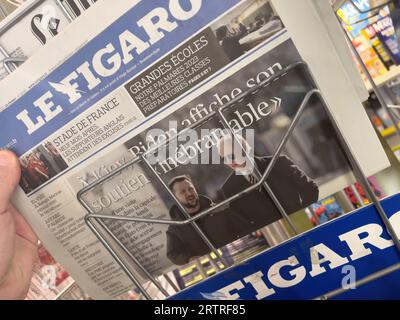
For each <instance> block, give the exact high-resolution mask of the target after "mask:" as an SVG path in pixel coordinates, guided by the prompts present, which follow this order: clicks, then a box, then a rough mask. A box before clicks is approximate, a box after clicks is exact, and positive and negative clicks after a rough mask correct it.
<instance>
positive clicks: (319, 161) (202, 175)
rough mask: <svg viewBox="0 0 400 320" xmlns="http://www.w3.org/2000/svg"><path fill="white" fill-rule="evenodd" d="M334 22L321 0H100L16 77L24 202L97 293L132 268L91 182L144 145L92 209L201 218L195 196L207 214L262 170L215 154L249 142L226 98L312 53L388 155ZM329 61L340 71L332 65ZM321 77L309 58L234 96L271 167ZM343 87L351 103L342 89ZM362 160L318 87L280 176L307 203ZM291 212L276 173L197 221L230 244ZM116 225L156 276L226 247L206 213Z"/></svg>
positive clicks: (40, 230)
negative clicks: (339, 48) (119, 256)
mask: <svg viewBox="0 0 400 320" xmlns="http://www.w3.org/2000/svg"><path fill="white" fill-rule="evenodd" d="M300 2H301V6H302V8H303V10H304V13H302V14H300V16H301V15H303V16H304V17H303V18H305V19H308V23H307V24H305V27H304V28H305V29H304V30H303V31H302V32H303V38H306V41H308V43H309V44H307V45H305V46H304V45H302V42H301V41H299V32H300V31H301V30H300V29H301V27H298V28H294V27H293V26H294V25H295V23H297V22H294V20H293V18H291V16H293V14H292V13H291V12H292V11H291V10H292V7H293V6H298V5H299V4H298V3H300ZM327 3H328V1H327ZM315 26H317V27H318V28H317V29H315ZM307 28H311V29H312V30H313V31H312V32H311V31H310V29H308V30H307ZM325 28H326V27H325V25H324V24H323V23H322V20H320V18H319V15H318V13H317V10H316V9H315V5H314V2H313V1H307V0H302V1H296V4H293V1H286V0H278V1H269V0H247V1H239V0H221V1H208V0H154V1H135V0H131V1H122V0H118V1H113V6H112V7H110V6H109V3H108V1H99V2H97V3H96V4H95V5H93V8H91V10H88V11H87V12H85V13H84V14H82V15H81V16H80V17H79V18H78V19H77V20H76V21H75V22H74V23H73V24H70V25H69V26H68V27H67V28H65V30H64V31H63V32H61V33H60V34H59V35H58V37H57V38H55V39H53V40H52V41H49V43H48V44H47V45H46V46H45V47H43V48H42V49H40V50H39V52H38V53H37V54H35V55H34V56H32V57H31V59H30V60H29V61H28V62H26V63H25V64H24V65H23V66H21V67H20V68H19V69H18V70H17V71H16V72H15V73H13V74H11V75H10V76H9V77H8V78H7V81H4V82H2V83H1V84H0V91H1V96H2V97H1V113H0V124H1V129H0V130H1V135H0V146H1V147H2V148H7V149H10V150H12V151H14V152H15V153H16V154H17V155H18V156H19V159H20V162H21V167H22V177H21V182H20V189H19V190H18V191H17V194H16V195H15V198H14V204H15V206H16V207H17V208H18V209H19V210H20V211H21V212H22V213H23V214H24V216H25V217H26V219H27V220H28V221H29V222H30V223H31V224H32V226H33V227H34V229H35V231H36V232H37V234H38V235H39V237H40V239H41V241H42V242H43V243H44V245H45V246H46V248H48V249H49V251H50V252H51V254H52V255H53V256H54V257H55V259H56V260H57V261H59V262H60V263H61V264H62V265H63V266H65V268H66V269H67V271H68V272H69V273H70V274H71V276H72V277H73V278H74V279H75V280H76V281H77V282H78V283H79V285H80V286H81V287H82V288H83V289H84V290H85V292H87V293H88V294H89V295H90V296H92V297H93V298H96V299H102V298H116V297H118V296H119V295H121V294H123V293H125V292H127V291H129V290H130V289H131V288H132V286H133V285H132V282H131V281H130V279H129V278H128V276H127V275H126V274H125V272H124V271H123V269H122V268H121V267H120V266H119V265H118V264H117V262H116V261H115V260H114V259H113V257H112V256H111V255H110V253H109V252H108V251H107V250H106V248H105V247H104V246H103V245H102V243H100V242H99V240H98V239H97V238H96V236H95V234H94V233H93V232H92V231H91V230H90V228H89V227H88V226H87V225H86V223H85V219H84V217H85V215H86V214H87V213H88V211H87V210H86V209H85V208H84V207H83V206H82V205H81V204H80V203H79V201H78V200H77V194H78V192H79V191H80V190H81V189H83V188H85V187H87V186H88V185H90V184H91V183H93V182H95V181H98V180H99V179H101V178H102V177H104V176H106V175H108V174H109V173H111V172H113V171H115V170H117V169H118V168H120V167H122V166H124V165H125V164H126V163H128V162H129V161H132V160H134V159H139V161H136V162H135V163H134V164H132V165H131V166H128V167H126V168H125V169H124V170H122V171H121V172H119V173H118V174H117V175H116V176H115V177H113V178H111V179H109V180H107V181H105V182H104V183H101V184H100V185H99V186H98V187H96V188H95V189H93V190H92V191H90V192H88V193H86V194H84V197H83V198H84V201H85V203H86V204H87V206H88V207H89V208H90V211H91V212H93V213H98V214H104V215H118V216H129V217H139V218H153V219H164V220H174V221H177V220H184V219H185V217H184V215H183V213H182V211H181V209H182V207H183V208H185V209H186V210H187V211H188V212H190V213H191V214H192V215H196V214H197V213H199V212H201V211H204V210H207V209H209V208H211V207H212V206H215V205H217V204H218V203H221V202H223V201H224V200H226V199H229V198H231V197H233V196H235V194H237V193H239V192H241V191H243V190H244V189H246V188H248V187H250V186H251V185H252V184H254V179H257V177H254V176H252V175H251V174H250V173H244V174H242V175H239V174H237V171H238V170H239V169H238V168H239V167H240V166H239V165H238V166H235V165H232V162H231V163H230V164H229V163H226V162H225V161H210V162H209V163H205V162H204V161H202V160H204V159H207V158H208V160H210V159H212V160H223V159H224V158H227V157H231V158H233V157H234V156H235V157H236V158H240V156H241V155H239V154H235V151H234V150H233V149H232V148H231V147H230V143H232V139H231V140H229V137H228V138H227V135H226V132H225V131H224V125H223V123H222V122H221V119H220V118H218V116H217V114H218V112H217V111H218V110H219V109H220V108H221V107H223V106H225V105H227V104H228V103H229V102H230V101H232V100H233V99H235V98H236V97H238V96H240V95H241V94H242V93H244V92H246V91H248V90H251V89H253V88H255V87H256V86H257V85H259V84H260V83H262V82H264V81H266V80H267V79H269V78H271V77H273V76H274V75H276V74H278V73H279V72H281V71H282V70H284V68H285V67H287V66H289V65H291V64H292V63H295V62H298V61H301V60H304V59H306V60H307V62H309V63H310V66H311V68H314V72H315V75H316V78H317V80H318V79H321V89H322V90H324V88H327V87H329V86H332V87H334V88H339V89H332V90H339V91H340V90H342V89H341V88H342V86H344V88H346V89H345V90H344V91H342V92H333V93H332V92H331V93H330V94H328V95H327V97H328V100H329V102H330V103H331V104H332V112H333V113H334V114H335V117H336V118H337V119H338V124H339V127H340V129H341V130H342V131H343V132H344V133H346V134H347V133H349V132H350V133H351V134H347V139H348V142H349V144H350V146H351V147H352V148H353V151H354V153H355V154H356V156H360V155H363V152H365V151H364V149H363V148H361V147H360V145H362V146H363V147H368V148H369V160H365V161H364V162H363V163H362V165H363V167H364V168H366V171H367V173H369V174H372V173H374V172H376V171H378V170H380V169H382V168H383V167H385V166H387V159H386V158H385V156H384V153H383V151H382V149H381V147H380V146H379V141H378V139H377V138H376V136H375V135H374V133H373V129H372V127H371V125H370V124H369V122H368V119H367V118H366V117H365V115H364V114H363V112H362V105H361V103H360V100H359V98H358V95H357V93H356V90H355V89H354V85H353V83H352V81H351V79H350V77H349V76H348V73H346V71H345V70H344V68H342V67H341V66H343V64H342V62H341V60H340V59H339V55H338V54H337V53H335V50H330V47H329V46H332V44H331V42H330V39H329V37H327V36H323V35H324V34H326V30H325ZM291 30H293V31H291ZM304 32H309V34H307V35H306V36H305V37H304ZM313 38H315V39H313ZM316 39H317V40H318V41H319V42H320V44H321V46H322V48H321V49H320V50H319V52H318V53H314V51H313V49H312V46H313V45H315V41H316ZM308 49H310V50H311V53H310V51H307V50H308ZM300 51H301V52H300ZM307 52H308V53H307ZM313 57H314V58H318V59H320V60H322V61H324V63H325V65H324V66H321V65H318V64H315V63H314V62H313ZM313 63H314V67H313ZM332 65H334V66H335V67H333V68H332ZM321 67H323V69H324V70H326V71H327V72H330V75H329V77H326V76H325V77H323V76H321V75H320V74H319V71H318V70H319V69H318V68H321ZM327 78H329V79H327ZM332 82H334V83H335V85H334V86H333V85H332ZM310 89H311V84H310V81H309V79H308V78H307V77H306V76H305V74H304V69H301V68H300V69H294V70H292V71H290V72H287V73H285V74H283V75H282V76H281V77H280V78H279V79H278V80H277V81H275V82H273V83H271V84H270V85H268V86H265V87H261V88H260V89H259V90H257V91H255V92H253V94H251V95H248V96H246V97H244V98H243V99H241V100H239V101H237V103H235V104H234V105H231V106H230V107H229V108H228V109H226V113H225V116H226V120H227V121H228V123H229V126H230V127H231V128H232V129H233V130H234V131H235V132H242V130H244V129H251V130H252V131H250V130H248V131H249V132H253V138H254V139H253V143H252V145H251V146H250V145H246V146H247V147H248V148H249V150H250V149H251V150H252V151H253V152H254V159H255V162H256V165H257V166H258V168H259V169H260V171H265V170H266V168H267V167H268V164H269V162H270V161H271V157H272V155H273V154H274V152H275V150H276V148H277V146H278V145H279V143H280V141H281V139H282V138H283V136H284V135H285V132H286V131H287V130H288V128H289V126H290V124H291V122H292V121H293V119H294V117H295V115H296V113H297V111H298V110H299V106H300V104H301V102H302V100H303V98H304V96H305V94H306V93H307V92H308V91H309V90H310ZM342 95H346V99H347V100H346V101H347V102H348V104H347V105H343V104H342V103H337V101H336V100H335V99H340V97H341V96H342ZM342 101H343V100H342ZM350 107H352V108H350ZM352 117H354V119H357V120H356V123H357V129H358V130H354V128H353V127H352V126H353V123H350V122H349V120H348V119H349V118H352ZM196 124H198V125H196ZM187 128H194V129H193V130H194V132H195V133H197V138H196V139H193V136H190V137H187V136H186V138H185V139H186V140H185V139H183V140H179V142H178V143H177V144H176V146H174V148H169V149H168V150H169V151H168V153H167V155H166V156H164V157H161V156H156V157H155V161H153V162H152V163H151V164H150V167H149V166H147V165H146V163H144V161H143V158H142V157H141V156H143V155H144V154H146V153H147V152H148V151H149V150H150V149H152V148H154V147H155V146H157V145H158V144H160V143H162V142H163V141H164V142H165V141H167V140H168V139H170V138H171V137H174V136H176V135H177V134H178V133H181V132H183V130H185V129H187ZM185 132H186V131H185ZM192 133H193V132H192ZM366 133H367V134H366ZM361 141H362V143H360V142H361ZM160 148H161V147H160ZM357 148H358V149H357ZM171 150H172V151H171ZM232 150H233V151H232ZM371 150H373V152H371ZM161 153H162V152H160V154H161ZM364 154H365V153H364ZM371 154H372V156H371ZM206 155H209V157H206ZM195 159H198V160H199V161H198V162H196V161H194V160H195ZM368 161H370V162H368ZM233 163H234V164H236V163H235V162H234V161H233ZM238 163H240V162H238ZM350 171H351V170H350V167H349V165H348V161H347V160H346V157H345V156H344V155H343V152H342V150H341V148H340V145H339V142H338V139H337V137H336V135H335V133H334V130H333V127H332V124H331V122H330V120H329V117H328V115H327V114H326V112H325V111H324V109H323V107H322V105H321V103H320V102H319V101H318V100H317V99H312V100H311V101H310V103H309V105H308V106H307V108H306V109H305V110H304V113H303V115H302V116H301V118H300V119H299V121H298V124H297V126H296V128H295V129H294V131H293V134H292V135H291V137H290V138H289V140H288V142H287V144H286V145H285V147H284V149H283V152H282V155H281V156H280V157H279V158H278V160H277V162H276V164H275V166H274V167H273V170H272V171H271V174H270V176H269V177H268V180H267V181H268V183H269V185H270V187H271V189H272V191H273V192H274V194H275V196H276V197H277V199H278V200H279V202H280V203H281V204H282V206H283V208H284V209H285V210H286V212H287V213H288V214H293V213H295V212H297V211H299V210H301V209H303V208H305V207H308V206H310V205H311V204H312V203H315V202H317V201H318V200H319V199H321V198H323V197H324V196H327V195H329V194H332V193H334V192H336V191H337V190H339V189H340V188H342V187H344V186H345V185H346V184H348V183H349V182H350V181H351V178H350V177H351V174H350ZM168 188H169V189H170V192H172V194H173V195H174V196H175V197H176V199H175V201H174V199H173V198H172V196H171V193H169V191H168V190H166V189H168ZM176 200H177V201H178V203H179V204H178V203H177V201H176ZM280 219H281V215H280V214H279V212H278V210H277V208H276V206H275V205H274V203H273V201H272V200H271V198H270V197H269V195H268V194H267V193H266V191H265V190H264V189H263V188H261V189H256V190H254V191H252V192H251V193H249V194H247V195H246V196H245V197H242V198H239V199H236V200H235V201H233V202H231V203H230V204H229V205H227V206H224V207H222V209H220V210H218V212H214V214H212V215H209V216H207V217H205V218H202V219H200V220H199V221H198V222H197V223H198V226H199V227H200V229H201V230H202V231H203V232H204V234H205V235H206V236H207V237H208V238H209V239H210V241H211V243H212V244H213V245H214V246H215V247H216V248H221V247H223V246H225V245H227V244H229V243H231V242H233V241H235V240H237V239H240V238H241V237H243V236H245V235H247V234H250V233H252V232H254V231H256V230H258V229H261V228H263V227H265V226H268V225H270V224H272V223H274V222H276V221H278V220H280ZM104 226H106V227H107V228H108V229H109V230H111V232H112V233H113V234H114V236H115V237H116V238H117V239H118V240H119V241H120V242H121V243H123V244H124V245H125V246H126V248H128V249H129V251H130V253H131V254H132V255H133V256H134V257H135V258H136V259H137V260H138V261H139V262H140V263H141V264H142V265H143V266H144V267H145V268H146V269H147V270H148V271H149V272H150V273H151V274H152V275H153V276H155V277H157V276H160V275H162V274H165V273H167V272H169V271H171V270H174V269H176V267H177V266H181V265H185V264H187V263H189V262H190V261H191V260H192V259H194V258H196V257H200V256H203V255H205V254H208V253H209V252H210V251H211V250H210V248H209V247H208V246H207V245H206V244H205V243H204V241H203V239H202V238H201V237H200V236H199V235H198V233H197V232H196V231H195V230H194V229H193V227H192V226H191V225H182V226H177V225H168V224H152V223H139V222H121V221H110V220H104ZM115 250H118V248H116V249H115ZM132 270H133V271H132V272H134V273H135V274H136V275H137V277H138V278H139V279H141V281H143V282H145V281H146V278H145V277H144V276H143V274H142V273H140V272H139V271H138V270H137V268H135V267H134V266H132Z"/></svg>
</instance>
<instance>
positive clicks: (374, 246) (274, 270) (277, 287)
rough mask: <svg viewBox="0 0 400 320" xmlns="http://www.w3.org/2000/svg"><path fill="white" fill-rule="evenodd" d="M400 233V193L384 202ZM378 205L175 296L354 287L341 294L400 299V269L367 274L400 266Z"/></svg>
mask: <svg viewBox="0 0 400 320" xmlns="http://www.w3.org/2000/svg"><path fill="white" fill-rule="evenodd" d="M382 206H383V208H384V209H385V212H386V214H387V215H388V217H389V218H390V221H391V223H392V225H393V226H394V228H395V229H396V232H397V235H400V194H398V195H396V196H393V197H390V198H387V199H385V200H383V201H382ZM399 263H400V253H399V252H398V251H397V249H396V247H395V246H394V243H393V241H392V240H391V237H390V235H389V234H388V232H387V230H386V228H385V226H384V224H383V222H382V220H381V219H380V217H379V215H378V212H377V210H376V208H375V206H373V205H370V206H368V207H365V208H362V209H359V210H357V211H355V212H353V213H351V214H348V215H345V216H343V217H341V218H338V219H336V220H334V221H332V222H329V223H327V224H325V225H323V226H321V227H319V228H316V229H313V230H312V231H310V232H308V233H305V234H303V235H300V236H298V237H296V238H294V239H291V240H290V241H288V242H286V243H284V244H282V245H280V246H277V247H275V248H272V249H270V250H268V251H266V252H264V253H262V254H260V255H258V256H256V257H254V258H252V259H250V260H249V261H247V262H246V263H244V264H241V265H239V266H236V267H232V268H230V269H227V270H226V271H224V272H221V273H219V274H217V275H215V276H214V277H211V278H209V279H208V280H206V281H204V282H202V283H200V284H198V285H196V286H193V287H190V288H188V289H186V290H184V291H182V292H181V293H179V294H177V295H175V296H174V297H172V298H171V299H172V300H189V299H190V300H204V299H208V300H225V299H233V300H235V299H242V300H264V299H265V300H284V299H291V300H293V299H296V300H297V299H316V298H319V297H321V296H323V295H325V294H327V293H330V292H332V291H335V290H337V289H341V288H348V289H350V290H348V291H347V292H345V293H342V294H341V295H338V296H335V297H334V298H335V299H400V270H399V269H397V270H398V271H395V272H393V273H391V274H388V275H386V276H384V277H381V278H379V279H377V280H375V281H372V282H369V283H367V284H366V285H364V286H360V287H354V284H355V283H356V282H357V281H359V280H362V279H365V278H366V277H368V276H370V275H372V274H375V273H377V272H380V271H382V270H386V269H388V268H392V267H393V268H394V269H395V267H396V266H397V267H398V266H399Z"/></svg>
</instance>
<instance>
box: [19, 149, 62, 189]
mask: <svg viewBox="0 0 400 320" xmlns="http://www.w3.org/2000/svg"><path fill="white" fill-rule="evenodd" d="M20 163H21V181H20V186H21V188H22V189H23V190H24V192H25V193H26V194H29V193H31V192H32V191H34V190H36V189H37V188H38V187H40V186H41V185H43V184H44V183H46V182H47V181H49V180H50V179H52V178H53V177H55V176H56V175H58V174H59V173H61V172H63V171H64V170H65V169H67V168H68V165H67V163H66V162H65V160H64V159H63V157H62V156H61V154H60V153H59V152H58V150H57V149H56V147H55V146H54V145H53V144H52V143H51V142H46V143H45V144H43V145H41V146H39V147H37V148H36V149H35V150H33V151H31V152H29V153H27V154H25V155H24V156H22V157H21V158H20Z"/></svg>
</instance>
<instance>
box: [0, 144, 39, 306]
mask: <svg viewBox="0 0 400 320" xmlns="http://www.w3.org/2000/svg"><path fill="white" fill-rule="evenodd" d="M20 175H21V170H20V165H19V161H18V159H17V157H16V156H15V155H14V154H13V153H11V152H9V151H0V300H11V299H24V298H25V297H26V294H27V292H28V289H29V285H30V282H31V277H32V270H33V265H34V263H35V261H36V258H37V245H38V239H37V237H36V235H35V233H34V232H33V231H32V229H31V227H30V226H29V225H28V223H27V222H26V221H25V219H24V218H23V217H22V216H21V214H20V213H19V212H18V211H17V210H16V209H15V208H14V207H13V206H12V205H11V204H10V199H11V196H12V194H13V192H14V190H15V188H16V187H17V185H18V182H19V179H20Z"/></svg>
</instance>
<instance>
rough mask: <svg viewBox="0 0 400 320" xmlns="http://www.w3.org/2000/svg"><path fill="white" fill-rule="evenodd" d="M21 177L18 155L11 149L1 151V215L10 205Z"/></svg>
mask: <svg viewBox="0 0 400 320" xmlns="http://www.w3.org/2000/svg"><path fill="white" fill-rule="evenodd" d="M20 177H21V169H20V164H19V161H18V158H17V156H16V155H15V154H14V153H12V152H10V151H4V150H3V151H0V215H1V214H4V213H5V212H6V211H7V209H8V208H9V205H10V199H11V196H12V194H13V193H14V190H15V188H16V187H17V185H18V183H19V179H20Z"/></svg>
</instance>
